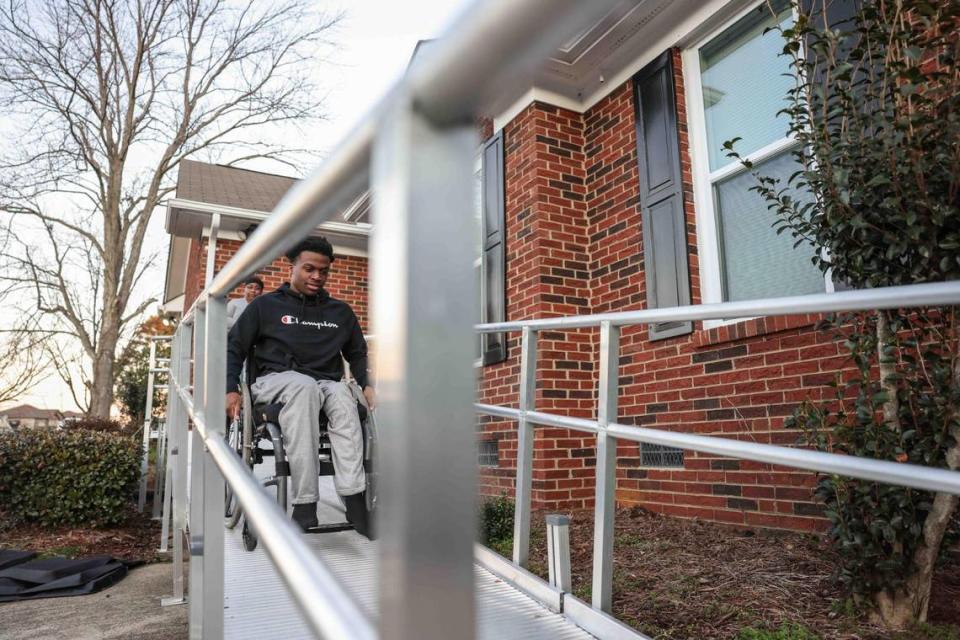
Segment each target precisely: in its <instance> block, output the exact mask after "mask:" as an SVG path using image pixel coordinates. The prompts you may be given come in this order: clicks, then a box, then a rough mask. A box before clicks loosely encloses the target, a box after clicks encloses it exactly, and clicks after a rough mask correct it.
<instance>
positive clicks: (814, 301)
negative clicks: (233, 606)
mask: <svg viewBox="0 0 960 640" xmlns="http://www.w3.org/2000/svg"><path fill="white" fill-rule="evenodd" d="M953 304H960V280H956V281H951V282H931V283H924V284H910V285H902V286H898V287H879V288H876V289H861V290H857V291H840V292H836V293H818V294H811V295H805V296H785V297H782V298H764V299H757V300H743V301H738V302H716V303H711V304H696V305H687V306H684V307H665V308H662V309H639V310H637V311H619V312H616V313H596V314H590V315H580V316H560V317H557V318H542V319H536V320H514V321H510V322H491V323H485V324H478V325H476V330H477V331H479V332H480V333H496V332H500V331H521V330H522V329H523V328H524V327H528V328H530V329H532V330H535V331H544V330H549V329H578V328H585V327H599V326H600V324H601V323H602V322H609V323H610V324H611V325H613V326H615V327H624V326H630V325H641V324H659V323H662V322H690V321H696V320H735V319H738V318H753V317H767V316H787V315H797V314H820V313H839V312H843V311H864V310H870V309H912V308H916V307H927V306H940V305H953Z"/></svg>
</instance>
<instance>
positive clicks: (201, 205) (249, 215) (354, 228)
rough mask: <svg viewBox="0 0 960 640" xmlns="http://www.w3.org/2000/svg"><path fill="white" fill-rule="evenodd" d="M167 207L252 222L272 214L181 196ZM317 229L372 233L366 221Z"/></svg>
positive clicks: (261, 220) (326, 223) (349, 232)
mask: <svg viewBox="0 0 960 640" xmlns="http://www.w3.org/2000/svg"><path fill="white" fill-rule="evenodd" d="M167 207H168V210H169V209H183V210H189V211H197V212H200V213H209V214H214V213H219V214H220V215H223V216H230V217H231V218H241V219H244V220H250V221H251V222H263V221H264V220H266V219H267V217H268V216H269V215H270V213H269V212H263V211H255V210H253V209H240V208H238V207H226V206H223V205H218V204H209V203H206V202H197V201H195V200H183V199H180V198H173V199H171V200H168V201H167ZM317 229H323V230H324V231H331V232H336V233H342V234H344V235H353V236H364V237H366V236H369V235H370V225H369V224H367V223H365V222H357V223H346V222H333V221H329V220H328V221H326V222H321V223H320V224H319V225H317Z"/></svg>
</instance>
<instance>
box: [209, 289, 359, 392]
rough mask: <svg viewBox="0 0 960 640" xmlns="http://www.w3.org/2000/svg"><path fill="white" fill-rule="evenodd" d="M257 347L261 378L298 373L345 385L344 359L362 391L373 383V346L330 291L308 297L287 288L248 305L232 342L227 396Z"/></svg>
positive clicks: (353, 317)
mask: <svg viewBox="0 0 960 640" xmlns="http://www.w3.org/2000/svg"><path fill="white" fill-rule="evenodd" d="M253 347H255V348H256V351H255V352H254V354H255V355H254V358H255V364H256V371H257V375H258V376H262V375H265V374H267V373H272V372H274V371H298V372H300V373H304V374H306V375H308V376H311V377H313V378H314V379H316V380H340V379H341V378H342V377H343V360H342V359H341V357H340V356H341V354H342V355H343V358H345V359H346V361H347V362H349V363H350V371H351V373H353V377H354V378H355V379H356V381H357V383H358V384H359V385H360V387H361V388H363V387H366V386H367V385H368V384H369V380H368V377H367V343H366V340H364V338H363V332H362V331H361V330H360V323H359V322H358V321H357V316H356V315H355V314H354V313H353V309H351V308H350V305H348V304H347V303H346V302H343V301H341V300H337V299H336V298H331V297H330V294H329V293H327V292H326V290H324V289H321V290H320V293H319V294H317V295H315V296H305V295H302V294H300V293H297V292H296V291H294V290H293V289H291V288H290V285H289V284H284V285H283V286H281V287H280V288H279V289H277V290H276V291H272V292H270V293H268V294H265V295H262V296H259V297H258V298H255V299H254V300H253V302H251V303H250V304H248V305H247V308H246V309H245V310H244V311H243V313H242V314H240V317H239V318H237V321H236V323H235V324H234V325H233V328H232V329H230V336H229V338H228V339H227V393H229V392H231V391H236V390H237V386H238V385H239V383H240V370H241V369H242V368H243V361H244V360H245V359H246V357H247V354H249V353H250V350H251V348H253ZM251 382H252V381H251Z"/></svg>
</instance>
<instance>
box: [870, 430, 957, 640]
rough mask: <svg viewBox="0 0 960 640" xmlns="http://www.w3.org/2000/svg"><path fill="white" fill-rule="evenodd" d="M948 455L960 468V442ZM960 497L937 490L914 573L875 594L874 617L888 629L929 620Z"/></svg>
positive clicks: (924, 529)
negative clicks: (939, 562) (898, 584)
mask: <svg viewBox="0 0 960 640" xmlns="http://www.w3.org/2000/svg"><path fill="white" fill-rule="evenodd" d="M954 431H955V432H956V431H957V430H956V429H955V430H954ZM954 437H955V438H958V437H960V433H955V434H954ZM947 455H948V457H950V456H951V455H952V456H953V463H954V464H953V465H951V468H952V469H957V462H960V446H957V445H954V446H953V447H951V449H950V451H949V452H948V454H947ZM958 501H960V498H958V497H957V496H954V495H950V494H947V493H938V494H936V496H935V497H934V499H933V508H932V509H931V510H930V513H929V514H928V515H927V519H926V520H925V521H924V523H923V544H922V545H921V546H920V548H919V549H917V551H916V553H914V554H913V565H914V573H913V574H912V575H911V576H910V577H909V578H908V579H907V581H906V582H905V583H904V584H903V586H902V587H900V588H899V589H897V590H896V591H895V592H890V591H881V592H880V593H877V594H875V595H874V602H875V603H876V605H877V610H876V612H875V613H874V617H875V618H876V621H877V622H879V623H881V624H883V625H884V626H886V627H887V628H889V629H899V630H902V629H907V628H908V627H910V626H911V625H912V624H913V623H915V622H926V620H927V612H928V609H929V607H930V592H931V589H932V585H933V572H934V569H935V568H936V564H937V557H938V556H939V555H940V545H941V544H942V543H943V536H944V534H945V533H946V532H947V527H948V526H949V525H950V519H951V518H952V517H953V514H954V513H955V512H956V510H957V502H958Z"/></svg>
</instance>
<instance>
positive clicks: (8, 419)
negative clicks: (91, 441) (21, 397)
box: [0, 404, 83, 430]
mask: <svg viewBox="0 0 960 640" xmlns="http://www.w3.org/2000/svg"><path fill="white" fill-rule="evenodd" d="M82 416H83V414H82V413H78V412H76V411H60V410H59V409H38V408H37V407H34V406H32V405H29V404H21V405H18V406H16V407H10V408H9V409H0V430H7V429H35V428H38V427H58V426H63V422H64V421H65V420H70V419H76V418H80V417H82Z"/></svg>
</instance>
